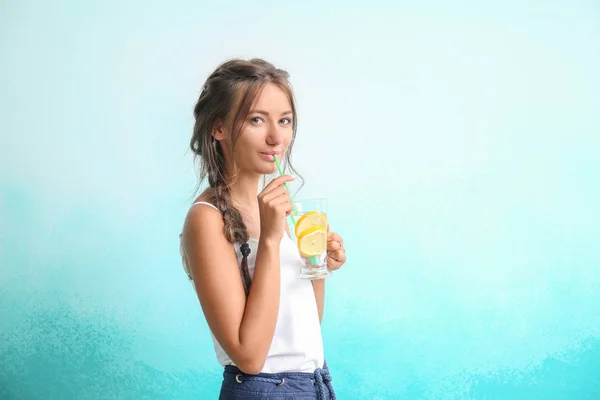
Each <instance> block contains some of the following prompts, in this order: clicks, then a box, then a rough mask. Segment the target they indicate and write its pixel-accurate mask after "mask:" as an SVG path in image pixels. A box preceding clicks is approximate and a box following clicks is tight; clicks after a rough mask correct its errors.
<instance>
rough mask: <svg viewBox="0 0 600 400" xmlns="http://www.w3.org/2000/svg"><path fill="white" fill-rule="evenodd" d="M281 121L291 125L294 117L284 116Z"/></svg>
mask: <svg viewBox="0 0 600 400" xmlns="http://www.w3.org/2000/svg"><path fill="white" fill-rule="evenodd" d="M279 122H280V123H282V124H284V125H289V124H291V123H292V119H291V118H282V119H281V120H280V121H279Z"/></svg>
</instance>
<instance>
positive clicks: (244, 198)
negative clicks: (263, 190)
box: [229, 173, 261, 211]
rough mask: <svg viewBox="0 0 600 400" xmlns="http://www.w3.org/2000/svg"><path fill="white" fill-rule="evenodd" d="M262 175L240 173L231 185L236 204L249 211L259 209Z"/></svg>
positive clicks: (230, 189)
mask: <svg viewBox="0 0 600 400" xmlns="http://www.w3.org/2000/svg"><path fill="white" fill-rule="evenodd" d="M260 177H261V175H259V174H243V173H239V174H238V175H237V177H236V178H235V180H234V182H233V183H232V184H231V185H230V186H229V193H231V199H232V201H233V202H234V205H235V206H236V207H239V208H244V209H246V210H247V211H251V210H254V209H258V199H257V195H258V182H259V180H260Z"/></svg>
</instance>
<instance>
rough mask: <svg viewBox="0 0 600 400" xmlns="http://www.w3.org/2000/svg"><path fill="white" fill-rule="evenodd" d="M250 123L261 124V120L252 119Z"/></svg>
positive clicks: (257, 118) (258, 118)
mask: <svg viewBox="0 0 600 400" xmlns="http://www.w3.org/2000/svg"><path fill="white" fill-rule="evenodd" d="M250 122H252V123H253V124H260V123H261V122H262V119H260V117H252V119H250Z"/></svg>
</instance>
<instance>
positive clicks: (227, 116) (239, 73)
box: [190, 58, 297, 295]
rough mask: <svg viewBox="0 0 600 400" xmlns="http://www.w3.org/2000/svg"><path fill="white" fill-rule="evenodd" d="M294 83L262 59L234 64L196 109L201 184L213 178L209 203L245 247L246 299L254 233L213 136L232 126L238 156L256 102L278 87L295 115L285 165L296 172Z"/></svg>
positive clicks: (211, 81)
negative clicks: (244, 217) (223, 126)
mask: <svg viewBox="0 0 600 400" xmlns="http://www.w3.org/2000/svg"><path fill="white" fill-rule="evenodd" d="M288 78H289V74H288V73H287V72H286V71H284V70H281V69H278V68H276V67H275V66H273V65H272V64H270V63H268V62H267V61H265V60H262V59H257V58H254V59H250V60H241V59H234V60H229V61H226V62H224V63H222V64H221V65H219V66H218V67H217V69H216V70H215V71H214V72H213V73H212V74H211V75H210V76H209V77H208V79H207V80H206V82H205V84H204V87H203V89H202V93H201V94H200V98H199V99H198V102H197V103H196V106H195V107H194V118H195V124H194V131H193V135H192V139H191V141H190V148H191V150H192V151H193V152H194V155H195V156H199V157H200V160H201V162H200V182H202V181H203V180H205V179H206V178H208V185H209V189H208V191H207V196H208V201H209V202H210V203H212V204H214V205H215V206H216V207H217V208H218V209H219V211H220V212H221V215H222V216H223V222H224V224H225V226H224V229H223V230H224V234H225V237H226V238H227V240H229V241H230V242H231V243H239V244H240V251H241V252H242V262H241V266H240V269H241V274H242V281H243V283H244V290H245V291H246V295H248V293H249V290H250V275H249V272H248V255H249V254H250V248H249V246H248V239H249V235H248V230H247V228H246V225H245V224H244V221H243V220H242V216H241V214H240V212H239V211H238V210H237V209H236V208H235V207H234V206H233V203H232V200H231V195H230V192H229V185H230V184H231V180H232V178H233V177H232V176H226V173H227V171H226V163H225V158H224V156H223V149H222V147H221V143H220V142H219V141H217V140H215V138H214V137H213V136H212V129H213V128H214V126H215V124H216V123H223V124H228V127H229V128H230V132H231V143H232V149H231V153H232V154H233V151H234V149H235V145H236V142H237V139H238V137H239V135H240V134H241V132H242V130H243V128H244V126H245V124H246V123H247V115H248V113H249V111H250V107H251V106H252V104H253V103H254V101H255V100H256V97H257V96H258V94H259V93H260V91H261V90H262V88H263V87H264V86H265V85H266V84H267V83H273V84H275V85H277V86H278V87H279V88H280V89H282V90H283V91H284V92H285V93H286V94H287V96H288V98H289V100H290V104H291V106H292V112H293V115H294V118H293V119H292V129H293V134H292V140H291V142H290V145H289V148H288V151H286V155H285V158H284V160H282V161H283V164H284V168H286V167H289V168H290V169H291V170H292V171H293V172H296V171H295V170H294V168H293V167H292V165H291V155H290V154H291V150H292V146H293V144H294V139H295V137H296V128H297V122H296V107H295V102H294V96H293V91H292V88H291V85H290V83H289V81H288ZM234 166H235V164H234ZM296 175H297V173H296Z"/></svg>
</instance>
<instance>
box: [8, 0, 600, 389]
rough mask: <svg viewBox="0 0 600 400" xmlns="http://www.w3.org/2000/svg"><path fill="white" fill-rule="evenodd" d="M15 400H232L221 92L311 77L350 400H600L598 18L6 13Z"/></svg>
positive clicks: (303, 142)
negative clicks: (194, 281) (199, 138)
mask: <svg viewBox="0 0 600 400" xmlns="http://www.w3.org/2000/svg"><path fill="white" fill-rule="evenodd" d="M0 21H1V25H0V72H1V73H0V94H1V96H0V131H1V139H0V263H1V264H0V265H1V268H0V316H1V317H0V398H2V399H134V398H135V399H143V398H145V399H212V398H216V393H217V392H218V388H219V385H220V374H221V369H220V368H219V367H218V365H217V361H216V358H215V356H214V353H213V348H212V343H211V339H210V336H209V332H208V330H207V326H206V323H205V321H204V318H203V315H202V312H201V309H200V306H199V304H198V300H197V299H196V297H195V294H194V291H193V290H192V287H191V285H190V283H189V282H188V281H187V280H186V278H185V274H184V272H183V269H182V267H181V264H180V258H179V255H178V233H179V230H180V228H181V224H182V222H183V218H184V215H185V212H186V210H187V206H188V204H189V202H190V200H191V199H192V195H193V189H194V187H195V182H196V181H195V179H196V177H195V173H194V166H193V163H192V156H191V154H190V153H189V152H188V151H187V145H188V141H189V138H190V135H191V126H192V108H193V105H194V102H195V100H196V98H197V95H198V93H199V89H200V86H201V84H202V82H203V81H204V79H205V78H206V77H207V75H208V74H209V73H210V72H211V71H212V70H213V68H215V67H216V65H217V64H218V63H220V62H221V61H223V60H224V59H226V58H229V57H236V56H241V57H250V56H259V57H264V58H266V59H268V60H270V61H272V62H274V63H275V64H277V65H278V66H280V67H282V68H285V69H287V70H289V72H290V73H291V76H292V82H293V85H294V87H295V89H296V96H297V100H298V109H299V131H298V141H297V146H296V148H295V154H294V160H295V166H296V167H297V168H298V169H299V170H300V172H301V173H302V174H303V176H304V178H305V179H306V185H305V186H304V188H303V189H302V190H301V192H300V193H299V194H298V198H308V197H314V196H325V197H327V198H328V199H329V215H330V221H331V227H332V230H336V231H338V232H340V233H341V234H342V235H343V236H344V238H345V243H346V247H347V251H348V262H347V264H346V265H345V266H344V268H343V269H342V270H340V271H339V272H336V274H335V276H334V277H332V278H331V279H329V280H328V282H327V306H326V311H325V319H324V322H323V329H324V340H325V345H326V356H327V358H328V360H329V364H330V367H331V370H332V374H333V375H334V382H333V383H334V385H335V387H336V389H337V392H338V398H340V399H368V400H374V399H400V398H407V399H443V400H446V399H511V400H514V399H561V400H562V399H569V400H584V399H590V400H592V399H600V228H599V224H600V211H599V210H600V207H599V206H598V205H599V204H600V184H599V183H598V182H600V179H599V178H600V177H599V175H600V173H599V172H600V161H599V149H600V139H599V133H600V129H599V126H600V112H599V111H600V94H599V93H600V74H599V73H598V71H600V5H599V4H598V2H594V1H566V0H564V1H528V2H520V1H516V0H512V1H503V2H476V1H470V2H469V1H452V2H441V1H440V2H435V1H424V2H419V3H418V4H417V2H383V1H376V0H375V1H369V2H327V3H326V4H325V3H322V4H317V2H313V1H308V2H302V4H300V2H298V3H297V4H296V3H295V4H291V3H288V2H275V1H263V2H253V3H251V2H233V1H228V2H224V3H218V2H211V3H207V2H206V3H205V2H199V1H188V2H180V1H176V2H171V3H167V2H156V1H143V2H142V1H139V2H134V1H126V2H121V1H106V2H89V1H88V2H80V1H57V2H41V1H19V2H17V1H6V0H5V1H3V2H1V3H0Z"/></svg>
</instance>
